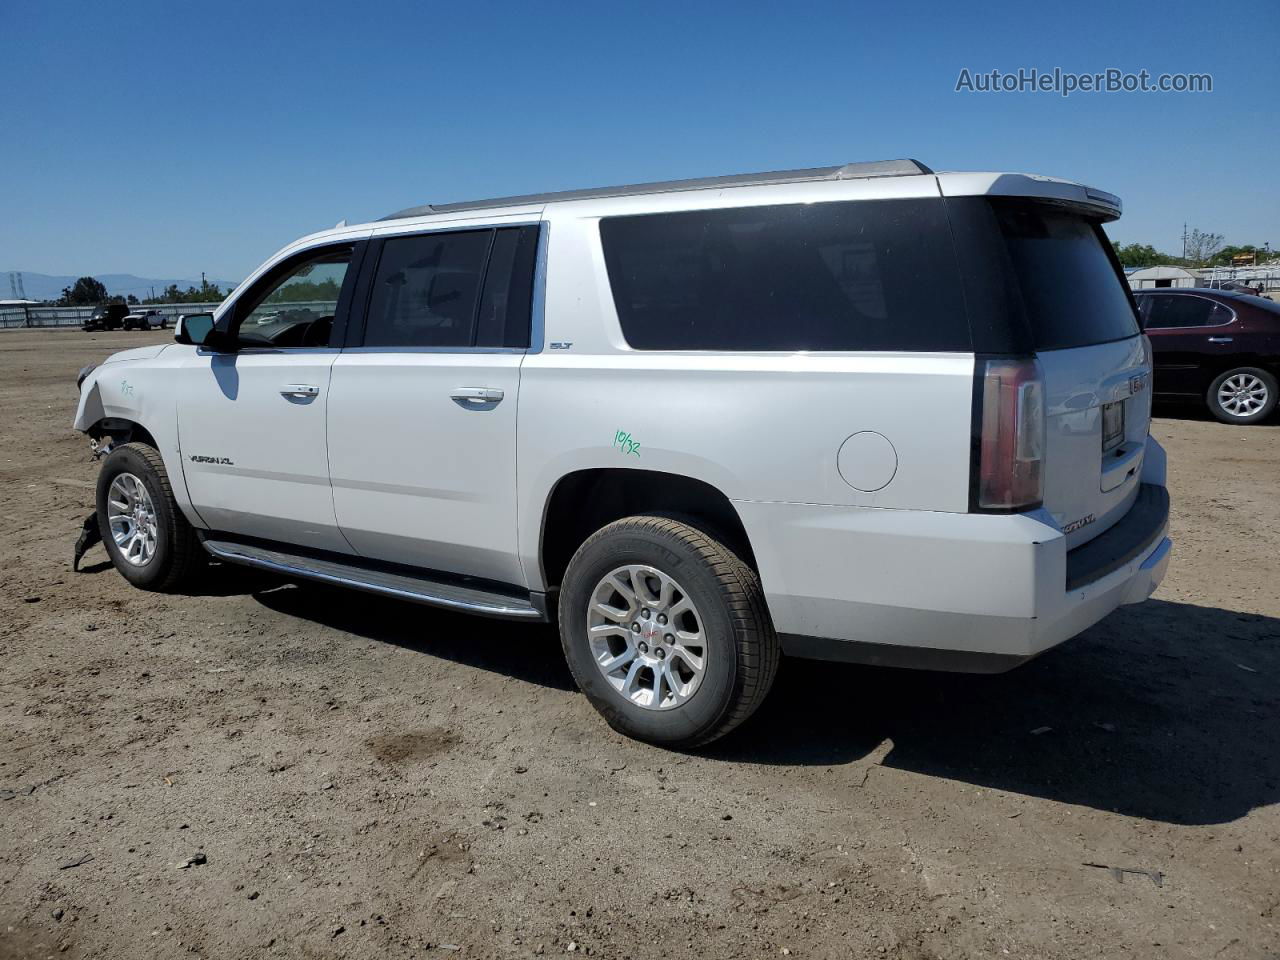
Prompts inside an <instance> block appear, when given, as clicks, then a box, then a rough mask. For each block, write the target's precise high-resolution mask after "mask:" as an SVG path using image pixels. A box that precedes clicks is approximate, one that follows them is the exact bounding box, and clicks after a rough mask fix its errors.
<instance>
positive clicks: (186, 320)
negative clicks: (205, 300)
mask: <svg viewBox="0 0 1280 960" xmlns="http://www.w3.org/2000/svg"><path fill="white" fill-rule="evenodd" d="M173 339H174V340H175V341H177V342H178V343H185V344H190V345H192V346H197V347H208V348H209V349H211V350H223V351H227V350H233V349H234V345H233V344H230V343H228V342H227V341H228V339H229V338H228V337H227V335H226V333H225V332H224V331H222V330H219V329H218V327H217V326H216V325H215V324H214V322H213V314H212V313H188V314H186V315H184V316H181V317H179V318H178V322H177V323H176V324H174V327H173Z"/></svg>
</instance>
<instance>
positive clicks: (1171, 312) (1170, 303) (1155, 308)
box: [1143, 295, 1231, 330]
mask: <svg viewBox="0 0 1280 960" xmlns="http://www.w3.org/2000/svg"><path fill="white" fill-rule="evenodd" d="M1143 299H1144V300H1149V301H1150V304H1151V305H1150V306H1149V307H1148V308H1147V328H1148V329H1151V330H1161V329H1167V328H1170V327H1216V326H1220V325H1222V324H1224V323H1230V322H1231V311H1230V310H1228V309H1227V308H1226V307H1224V306H1222V305H1221V304H1219V303H1215V302H1214V301H1212V300H1208V299H1206V298H1204V297H1183V296H1164V297H1162V296H1159V295H1156V296H1149V297H1144V298H1143Z"/></svg>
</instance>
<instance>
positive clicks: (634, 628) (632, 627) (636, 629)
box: [631, 623, 640, 633]
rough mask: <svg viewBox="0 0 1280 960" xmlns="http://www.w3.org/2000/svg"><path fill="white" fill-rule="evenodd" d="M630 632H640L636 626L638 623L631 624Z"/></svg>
mask: <svg viewBox="0 0 1280 960" xmlns="http://www.w3.org/2000/svg"><path fill="white" fill-rule="evenodd" d="M631 632H632V633H639V632H640V624H638V623H633V624H631Z"/></svg>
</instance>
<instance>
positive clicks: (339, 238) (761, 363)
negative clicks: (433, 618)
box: [75, 161, 1170, 746]
mask: <svg viewBox="0 0 1280 960" xmlns="http://www.w3.org/2000/svg"><path fill="white" fill-rule="evenodd" d="M1119 212H1120V204H1119V201H1118V200H1117V199H1116V198H1115V197H1113V196H1111V195H1110V194H1106V193H1102V192H1100V191H1097V190H1094V189H1092V188H1089V187H1084V186H1080V185H1078V184H1075V183H1069V182H1066V181H1062V180H1055V179H1051V178H1047V177H1038V176H1026V175H1021V174H994V173H939V174H935V173H933V172H932V171H930V170H929V169H927V168H926V167H924V166H922V165H920V164H918V163H916V162H914V161H892V162H885V163H865V164H850V165H847V166H842V167H829V168H818V169H811V170H799V171H791V172H783V173H767V174H753V175H747V176H734V177H719V178H712V179H705V180H688V181H680V182H674V183H654V184H643V185H639V186H625V187H615V188H608V189H598V190H582V191H571V192H567V193H557V194H548V195H544V196H528V197H511V198H505V199H500V200H490V201H483V202H471V203H453V204H444V205H440V206H424V207H416V208H413V209H410V210H405V211H403V212H402V213H398V214H394V215H392V216H390V217H387V218H385V219H383V220H379V221H377V222H375V223H370V224H364V225H361V226H341V227H339V228H337V229H334V230H329V231H326V232H324V233H319V234H315V235H313V236H310V237H306V238H305V239H302V240H299V241H298V242H297V243H294V244H292V245H290V246H288V247H286V248H285V249H284V250H281V251H280V252H279V253H277V254H276V255H275V256H274V257H272V258H271V259H270V260H268V261H267V263H266V264H264V265H263V266H262V267H261V268H259V270H258V271H257V272H256V273H254V274H253V275H252V276H250V277H249V278H248V280H247V281H245V282H244V283H243V284H241V286H240V287H239V288H238V289H237V290H236V293H235V294H234V295H233V296H232V297H231V298H229V299H228V300H227V302H226V303H224V304H223V305H222V306H221V307H220V308H219V309H218V311H217V313H215V314H212V315H210V314H204V315H198V316H191V317H186V318H184V320H183V322H182V324H181V325H180V327H179V329H178V333H177V338H176V339H177V344H176V345H168V346H153V347H146V348H143V349H139V350H130V351H127V352H125V353H121V354H117V355H116V356H114V357H112V358H111V359H110V360H109V361H107V362H106V363H104V364H102V365H101V366H99V367H97V368H96V369H94V370H92V371H91V372H89V373H88V374H87V375H86V376H85V377H84V380H83V385H82V391H81V398H80V408H79V411H78V413H77V416H76V421H75V426H76V428H77V429H79V430H81V431H84V432H86V433H88V434H89V435H90V436H92V437H93V438H94V439H95V442H98V443H99V444H100V446H101V445H105V446H107V447H108V448H109V449H110V453H109V455H108V456H107V457H106V460H105V463H104V466H103V469H102V473H101V478H100V480H99V482H98V524H99V527H100V529H101V531H102V533H103V536H104V538H105V542H106V546H107V549H108V550H109V552H110V554H111V557H112V559H113V561H114V563H115V565H116V567H117V568H118V569H119V571H120V572H121V573H122V574H123V575H124V576H125V577H126V578H127V579H129V580H130V581H131V582H132V583H134V584H135V585H137V586H139V587H143V588H147V589H176V588H178V587H179V585H180V584H182V583H183V582H185V581H186V580H187V579H188V577H189V576H190V575H191V574H192V573H193V571H194V570H195V569H196V566H197V559H198V558H202V557H203V556H205V554H206V553H207V554H212V555H213V556H214V557H216V558H218V559H219V560H222V561H226V562H231V563H239V564H247V565H249V566H253V567H260V568H264V569H267V570H274V571H278V572H281V573H284V574H286V575H289V576H292V577H299V578H310V579H312V580H318V581H322V582H325V583H329V584H333V585H338V586H346V587H354V588H357V589H362V590H367V591H371V592H373V593H379V594H385V595H389V596H395V597H404V598H409V599H412V600H418V601H422V602H424V603H428V604H434V605H437V606H441V607H448V608H451V609H454V610H464V611H470V612H473V613H477V614H485V615H489V616H493V617H507V618H512V619H526V620H534V621H536V620H546V621H551V622H558V623H559V627H560V635H561V637H562V642H563V647H564V652H565V656H566V657H567V658H568V662H569V665H570V667H571V669H572V671H573V674H574V677H575V678H576V679H577V681H578V683H579V685H580V686H581V687H582V689H583V691H584V692H585V693H586V695H587V696H588V697H589V698H590V699H591V701H592V703H593V704H594V705H595V706H596V707H597V708H598V709H599V710H600V712H601V713H603V714H604V716H605V717H606V718H607V719H608V721H609V723H611V724H612V725H613V726H614V727H616V728H617V729H618V730H620V731H622V732H624V733H626V734H629V735H631V736H635V737H639V738H643V739H646V740H650V741H654V742H659V743H664V744H670V745H680V746H691V745H697V744H702V743H706V742H708V741H710V740H712V739H714V738H716V737H718V736H720V735H722V734H724V733H725V732H726V731H728V730H730V729H731V728H733V727H734V726H735V725H737V724H738V723H740V722H742V720H744V719H745V718H746V717H747V716H749V715H750V714H751V712H752V711H753V710H754V709H755V708H756V706H757V705H758V704H759V703H760V701H761V700H762V698H763V697H764V696H765V694H766V692H767V691H768V689H769V686H770V683H771V682H772V680H773V676H774V673H775V671H776V668H777V665H778V660H779V654H780V652H781V653H787V654H792V655H797V656H807V657H819V658H826V659H831V660H845V661H859V662H866V663H877V664H897V665H902V666H911V667H928V668H933V669H948V670H969V671H981V672H987V671H998V670H1004V669H1007V668H1008V667H1010V666H1013V665H1015V664H1018V663H1020V662H1022V661H1024V660H1027V659H1028V658H1030V657H1034V656H1035V655H1037V654H1039V653H1041V652H1043V651H1044V650H1046V649H1048V648H1050V647H1052V646H1054V645H1055V644H1058V643H1061V642H1062V641H1064V640H1066V639H1068V638H1069V637H1071V636H1073V635H1075V634H1077V633H1079V632H1080V631H1081V630H1083V629H1085V628H1086V627H1088V626H1090V625H1091V624H1093V623H1095V622H1097V621H1098V620H1099V619H1101V618H1102V617H1104V616H1106V615H1107V614H1108V613H1110V612H1111V611H1112V610H1114V609H1115V608H1116V607H1117V606H1119V605H1121V604H1125V603H1137V602H1139V601H1141V600H1144V599H1145V598H1146V597H1147V596H1149V595H1150V594H1151V592H1152V591H1153V590H1154V589H1155V587H1156V585H1157V584H1158V583H1159V582H1160V580H1161V578H1162V576H1163V574H1164V571H1165V568H1166V565H1167V563H1168V556H1169V550H1170V541H1169V540H1168V539H1167V537H1166V532H1167V525H1168V512H1169V499H1168V495H1167V493H1166V490H1165V457H1164V452H1163V450H1162V449H1161V447H1160V446H1159V445H1158V444H1157V443H1156V442H1155V441H1154V440H1152V439H1151V438H1150V437H1149V436H1148V430H1147V426H1148V421H1149V417H1150V390H1149V389H1148V385H1149V379H1150V372H1151V357H1150V349H1149V345H1148V344H1147V342H1146V339H1145V338H1144V337H1143V336H1142V335H1141V334H1140V332H1139V329H1138V323H1137V320H1136V319H1135V313H1134V306H1133V301H1132V299H1131V298H1130V295H1129V292H1128V288H1127V286H1126V285H1125V283H1124V281H1123V279H1122V274H1121V271H1120V269H1119V266H1118V264H1117V262H1116V260H1115V258H1114V256H1113V254H1112V252H1111V246H1110V244H1109V243H1108V241H1107V239H1106V237H1105V236H1104V234H1103V232H1102V230H1101V227H1100V224H1101V223H1102V222H1104V221H1107V220H1111V219H1114V218H1115V217H1117V216H1119Z"/></svg>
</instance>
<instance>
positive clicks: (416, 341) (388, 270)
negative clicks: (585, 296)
mask: <svg viewBox="0 0 1280 960" xmlns="http://www.w3.org/2000/svg"><path fill="white" fill-rule="evenodd" d="M537 243H538V228H537V227H536V226H525V227H504V228H502V229H498V230H493V229H485V230H458V231H450V232H439V233H427V234H414V235H410V236H402V237H389V238H388V239H387V240H385V241H384V242H383V244H382V251H381V255H380V257H379V259H378V266H377V269H376V270H375V272H374V275H373V285H372V290H371V291H370V294H369V306H368V314H367V319H366V322H365V335H364V346H366V347H426V348H445V349H447V348H465V347H517V348H525V347H528V346H529V330H530V317H531V304H532V299H533V273H534V266H535V259H536V252H537Z"/></svg>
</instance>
